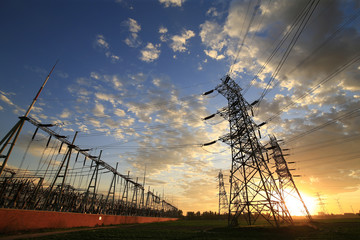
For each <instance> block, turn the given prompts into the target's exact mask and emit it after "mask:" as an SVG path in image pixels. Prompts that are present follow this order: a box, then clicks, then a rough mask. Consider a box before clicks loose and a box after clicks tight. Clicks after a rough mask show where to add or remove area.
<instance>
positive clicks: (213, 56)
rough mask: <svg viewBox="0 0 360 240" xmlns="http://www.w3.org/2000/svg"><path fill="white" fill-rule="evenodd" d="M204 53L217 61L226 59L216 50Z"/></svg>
mask: <svg viewBox="0 0 360 240" xmlns="http://www.w3.org/2000/svg"><path fill="white" fill-rule="evenodd" d="M204 52H205V54H206V55H208V56H209V57H211V58H213V59H216V60H221V59H224V58H225V56H224V55H222V54H220V55H219V54H218V53H217V51H216V50H204Z"/></svg>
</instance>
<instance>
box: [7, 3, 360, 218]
mask: <svg viewBox="0 0 360 240" xmlns="http://www.w3.org/2000/svg"><path fill="white" fill-rule="evenodd" d="M307 3H308V1H305V0H301V1H300V0H299V1H288V0H263V1H261V0H259V1H255V0H254V1H246V0H244V1H222V0H214V1H205V0H199V1H198V0H104V1H100V0H89V1H86V0H75V1H70V0H68V1H67V0H65V1H60V0H56V1H40V0H34V1H25V0H3V1H1V2H0V29H1V38H0V53H1V57H0V81H1V85H0V116H1V118H0V123H1V125H0V135H1V137H3V136H4V135H5V134H6V133H7V131H9V130H10V129H11V127H12V126H13V125H14V124H15V123H16V121H17V117H18V116H21V115H23V114H24V112H25V109H26V108H27V106H28V105H29V104H30V103H31V101H32V99H33V98H34V96H35V94H36V92H37V90H38V89H39V87H40V86H41V84H42V82H43V81H44V79H45V77H46V76H47V74H48V72H49V71H50V70H51V68H52V66H53V65H54V64H55V62H56V61H57V60H58V59H59V63H58V64H57V66H56V68H55V70H54V72H53V74H52V76H51V77H50V80H49V82H48V83H47V85H46V86H45V88H44V91H43V92H42V93H41V95H40V99H39V101H38V102H37V103H36V105H35V108H34V109H33V111H32V112H31V114H30V116H32V117H33V118H35V119H37V120H38V121H41V122H42V123H58V127H56V128H54V130H56V131H58V132H60V133H61V134H62V135H66V136H68V138H69V139H70V140H71V139H72V137H73V136H74V133H75V131H80V132H79V134H78V138H77V139H76V142H75V143H76V144H77V145H79V146H81V147H82V148H92V151H91V154H92V155H98V154H99V151H100V150H103V155H102V159H103V160H104V161H106V162H107V163H109V164H110V165H112V166H115V164H116V163H117V162H118V163H119V172H122V173H124V174H126V173H127V172H128V171H130V175H131V176H132V177H133V178H136V177H140V178H141V177H142V176H143V175H144V171H145V168H146V178H147V181H146V188H147V187H148V186H151V188H154V189H155V191H157V192H158V193H161V194H162V192H165V195H166V197H167V199H168V200H169V201H171V202H173V203H174V204H175V205H176V206H177V207H179V208H180V209H182V210H183V211H184V212H187V211H207V210H212V211H217V208H218V205H217V204H218V196H217V180H216V176H217V174H218V172H219V170H220V169H222V171H223V173H224V175H225V181H226V182H225V184H226V187H227V190H228V188H229V184H228V177H229V169H230V167H231V156H230V148H229V146H227V145H226V144H224V143H221V142H220V141H218V142H217V143H216V144H214V145H211V146H209V147H201V144H203V143H207V142H211V141H213V140H217V139H218V138H219V137H221V136H222V135H225V134H226V133H228V131H229V129H228V122H227V121H225V120H224V119H222V118H221V117H220V116H216V117H215V118H212V119H210V120H208V121H203V120H202V119H203V118H204V117H206V116H208V115H210V114H212V113H215V112H216V111H217V110H219V109H221V108H222V107H225V106H226V104H227V102H226V99H225V98H224V97H223V96H222V95H220V94H217V92H214V93H212V94H209V95H206V96H202V93H204V92H206V91H209V90H211V89H214V88H215V87H216V86H217V85H218V84H219V83H220V78H221V77H223V76H224V75H225V74H227V73H228V72H229V71H230V69H231V72H230V74H231V77H232V78H233V79H234V80H235V81H236V82H237V83H238V84H239V85H240V86H241V87H242V88H243V89H247V86H250V88H249V90H248V91H246V93H245V92H244V91H243V94H244V96H245V98H246V99H247V101H248V102H249V103H251V102H253V101H255V100H257V99H258V98H259V97H260V96H261V94H262V92H263V91H264V89H265V88H266V86H267V84H268V82H269V80H270V78H271V76H272V74H273V73H274V71H276V68H277V67H278V66H279V62H280V61H281V58H282V57H283V56H284V54H285V52H286V48H287V47H288V46H289V45H290V41H291V38H292V35H290V37H289V38H287V40H286V41H285V42H284V44H283V45H282V46H281V47H280V49H279V50H278V51H277V52H276V54H275V55H274V56H273V57H272V58H271V59H270V61H269V62H267V60H268V59H269V57H270V56H271V54H272V52H273V51H274V49H275V48H276V46H277V45H278V43H279V42H280V40H281V37H282V36H284V35H285V33H286V31H288V30H289V29H291V26H292V24H293V22H294V20H295V18H296V17H297V16H298V15H299V14H300V12H301V10H302V9H304V8H305V6H306V4H307ZM294 31H296V29H295V30H294ZM292 34H293V33H292ZM359 43H360V2H359V1H356V0H354V1H351V0H349V1H325V0H323V1H320V3H319V4H318V5H317V7H316V8H315V11H314V12H313V13H312V15H311V18H310V19H309V21H308V22H307V25H306V27H305V28H304V30H303V31H302V32H301V34H300V37H299V38H298V39H297V41H296V43H295V45H294V46H293V47H292V49H291V52H290V53H289V55H288V57H287V58H286V61H285V62H284V64H283V65H282V67H281V69H279V72H278V74H276V75H275V78H274V81H273V82H272V84H271V85H270V86H269V90H270V91H269V92H268V93H267V94H266V95H265V96H264V99H263V100H262V101H261V104H260V105H259V107H258V108H255V109H254V113H255V117H254V120H255V122H256V123H261V122H264V121H267V120H270V121H268V123H267V124H266V125H264V126H263V127H262V128H261V132H262V137H263V138H262V139H261V142H262V143H263V144H264V145H265V144H266V143H267V142H268V141H269V138H268V135H269V134H274V135H276V137H277V139H281V140H284V142H283V144H282V145H281V146H282V147H283V148H286V149H290V150H289V151H287V153H289V154H290V155H289V156H287V158H286V159H287V160H288V161H291V162H296V163H295V164H293V165H292V166H291V168H294V169H296V170H294V171H293V174H295V175H301V177H298V178H296V179H295V181H296V184H297V186H298V188H299V190H300V191H301V193H303V195H304V196H306V197H305V198H306V201H309V204H310V202H312V204H313V203H314V202H316V201H317V193H319V194H320V195H321V197H322V199H323V201H324V202H325V203H326V207H327V210H328V211H329V212H332V213H340V208H339V205H338V202H339V203H340V205H341V207H342V209H343V210H344V212H352V211H353V210H354V211H355V212H359V210H360V148H359V146H360V128H359V126H360V105H359V103H360V44H359ZM240 46H242V47H240ZM262 66H264V68H263V70H262V71H261V72H260V73H259V70H260V69H261V67H262ZM258 73H259V74H258ZM255 76H256V78H254V77H255ZM273 76H274V75H273ZM253 79H255V80H254V81H252V80H253ZM33 131H34V127H33V126H31V125H30V124H27V125H26V126H25V128H24V130H23V132H22V137H21V139H20V141H19V142H18V144H17V149H16V152H15V153H14V158H13V159H10V160H9V166H13V167H18V166H19V162H20V161H19V159H18V158H19V156H22V155H21V154H22V152H23V151H24V149H25V148H26V146H27V145H28V140H29V138H30V137H31V135H32V133H33ZM42 134H43V136H44V137H43V139H40V140H41V141H40V140H39V141H38V142H37V143H36V144H34V145H33V146H32V149H31V151H30V154H31V155H33V157H32V158H29V160H28V161H27V162H26V163H25V164H24V165H23V168H28V169H32V168H36V163H35V162H36V161H38V159H39V156H40V155H41V151H42V150H41V149H42V147H43V146H44V141H45V142H46V137H45V136H46V135H45V134H44V133H42ZM39 136H41V134H40V135H39ZM31 161H34V163H32V162H31ZM313 205H314V204H313ZM311 211H312V213H317V212H318V211H321V210H320V209H319V208H318V206H316V204H315V206H313V207H311Z"/></svg>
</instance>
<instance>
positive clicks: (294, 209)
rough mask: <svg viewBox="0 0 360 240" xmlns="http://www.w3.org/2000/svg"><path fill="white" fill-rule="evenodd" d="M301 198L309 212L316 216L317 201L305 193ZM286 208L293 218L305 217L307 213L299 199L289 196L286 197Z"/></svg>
mask: <svg viewBox="0 0 360 240" xmlns="http://www.w3.org/2000/svg"><path fill="white" fill-rule="evenodd" d="M300 194H301V197H302V198H303V200H304V202H305V204H306V207H307V209H308V210H309V212H310V214H311V215H313V214H315V213H316V212H315V210H316V199H315V198H313V197H310V196H307V195H305V194H303V193H300ZM285 202H286V206H287V208H288V210H289V212H290V214H291V215H292V216H305V215H306V212H305V210H304V207H303V205H302V203H301V201H300V200H298V199H297V198H295V197H293V196H291V195H288V196H286V197H285Z"/></svg>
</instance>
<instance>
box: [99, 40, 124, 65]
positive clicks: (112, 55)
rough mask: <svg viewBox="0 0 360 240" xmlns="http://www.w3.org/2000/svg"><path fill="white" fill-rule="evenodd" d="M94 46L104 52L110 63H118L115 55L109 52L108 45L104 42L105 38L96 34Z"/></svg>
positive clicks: (117, 57)
mask: <svg viewBox="0 0 360 240" xmlns="http://www.w3.org/2000/svg"><path fill="white" fill-rule="evenodd" d="M96 45H97V46H98V47H100V48H102V49H104V51H105V56H106V57H107V58H110V60H111V62H113V63H115V62H118V61H119V60H120V57H119V56H117V55H115V54H114V53H113V52H111V51H110V45H109V43H108V42H107V41H106V40H105V37H104V36H103V35H101V34H98V35H97V36H96Z"/></svg>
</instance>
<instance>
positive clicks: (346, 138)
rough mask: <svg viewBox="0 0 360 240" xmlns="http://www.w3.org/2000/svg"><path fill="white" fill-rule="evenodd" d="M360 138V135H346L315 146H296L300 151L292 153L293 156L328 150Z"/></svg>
mask: <svg viewBox="0 0 360 240" xmlns="http://www.w3.org/2000/svg"><path fill="white" fill-rule="evenodd" d="M358 137H360V133H359V134H354V135H350V136H347V135H346V136H344V137H337V138H336V139H332V140H327V141H322V142H316V143H315V144H314V143H312V144H305V145H301V146H296V148H294V150H298V151H291V154H292V155H296V154H297V153H300V152H304V151H306V152H307V151H311V150H317V149H321V148H326V147H330V146H333V145H334V144H343V143H346V142H350V141H354V138H358ZM299 149H302V150H299Z"/></svg>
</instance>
